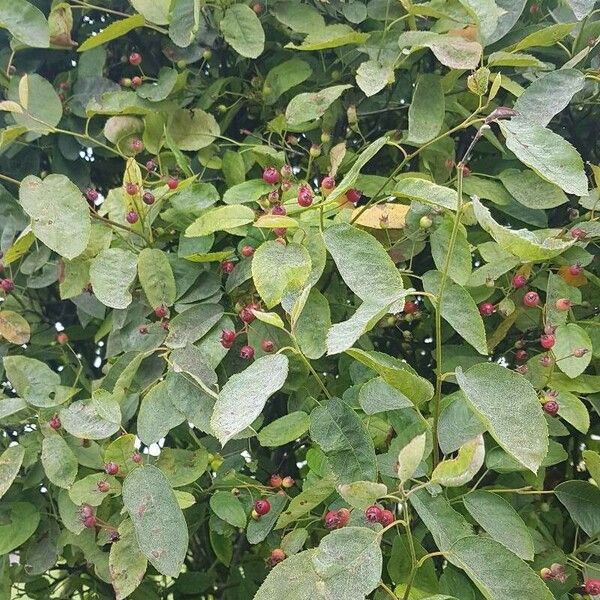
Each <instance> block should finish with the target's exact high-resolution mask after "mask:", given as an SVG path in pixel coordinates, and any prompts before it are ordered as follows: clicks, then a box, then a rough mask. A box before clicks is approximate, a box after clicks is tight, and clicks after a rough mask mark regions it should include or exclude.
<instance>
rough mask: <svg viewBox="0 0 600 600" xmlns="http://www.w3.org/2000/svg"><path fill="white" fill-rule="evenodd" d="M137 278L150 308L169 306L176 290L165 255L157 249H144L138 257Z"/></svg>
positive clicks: (171, 271)
mask: <svg viewBox="0 0 600 600" xmlns="http://www.w3.org/2000/svg"><path fill="white" fill-rule="evenodd" d="M137 270H138V277H139V279H140V284H141V286H142V289H143V290H144V293H145V294H146V298H148V302H149V303H150V306H152V307H154V308H156V307H157V306H161V305H162V306H171V304H173V303H174V302H175V298H176V295H177V289H176V287H175V277H174V276H173V269H172V268H171V264H170V263H169V259H168V258H167V255H166V254H165V253H164V252H163V251H162V250H159V249H158V248H144V249H143V250H142V251H141V252H140V253H139V255H138V264H137Z"/></svg>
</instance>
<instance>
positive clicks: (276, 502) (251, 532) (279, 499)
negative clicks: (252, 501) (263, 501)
mask: <svg viewBox="0 0 600 600" xmlns="http://www.w3.org/2000/svg"><path fill="white" fill-rule="evenodd" d="M287 501H288V499H287V496H285V495H281V496H280V495H279V494H275V495H273V496H269V502H270V504H271V510H270V511H269V512H268V513H267V514H266V515H262V516H261V518H260V519H250V522H249V523H248V527H246V538H247V539H248V542H249V543H250V544H260V542H262V541H263V540H264V539H265V538H266V537H267V536H268V535H269V533H270V532H271V530H272V529H273V527H274V526H275V522H276V521H277V519H278V518H279V515H280V514H281V512H282V511H283V509H284V508H285V505H286V504H287Z"/></svg>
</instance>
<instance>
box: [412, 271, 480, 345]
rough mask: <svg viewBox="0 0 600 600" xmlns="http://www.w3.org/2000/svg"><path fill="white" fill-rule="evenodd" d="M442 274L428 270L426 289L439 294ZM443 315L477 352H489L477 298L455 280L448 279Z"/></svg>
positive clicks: (443, 302)
mask: <svg viewBox="0 0 600 600" xmlns="http://www.w3.org/2000/svg"><path fill="white" fill-rule="evenodd" d="M441 277H442V274H441V273H440V272H439V271H428V272H427V273H425V275H423V285H424V287H425V291H427V292H429V293H430V294H434V295H436V296H437V295H438V293H439V288H440V283H441ZM441 312H442V317H443V319H444V320H445V321H447V322H448V323H449V324H450V325H451V326H452V328H453V329H454V330H455V331H456V332H457V333H458V334H459V335H460V336H461V337H462V338H463V339H464V340H466V341H467V342H469V344H471V346H473V348H475V350H477V352H479V353H480V354H487V353H488V351H487V338H486V335H485V327H484V325H483V319H482V318H481V314H480V313H479V309H478V308H477V305H476V304H475V300H473V297H472V296H471V294H469V292H467V290H465V288H463V287H461V286H460V285H458V284H457V283H454V282H453V281H446V286H445V288H444V294H443V296H442V307H441Z"/></svg>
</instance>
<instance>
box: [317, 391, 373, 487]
mask: <svg viewBox="0 0 600 600" xmlns="http://www.w3.org/2000/svg"><path fill="white" fill-rule="evenodd" d="M310 436H311V438H312V439H313V441H314V442H315V443H317V444H318V445H319V446H320V448H321V450H323V452H325V454H326V455H327V462H328V463H329V466H330V467H331V470H332V472H333V474H334V475H335V477H336V479H337V481H338V482H339V483H351V482H353V481H363V480H372V479H375V475H376V468H375V448H374V446H373V441H372V440H371V437H370V436H369V433H368V431H367V429H366V428H365V426H364V425H363V423H362V422H361V420H360V419H359V418H358V415H357V414H356V413H355V412H354V411H353V410H352V409H351V408H350V407H349V406H348V405H347V404H345V403H344V402H342V401H341V400H339V399H337V398H334V399H332V400H330V401H329V402H327V404H326V405H325V406H320V407H318V408H315V409H314V410H313V411H312V413H311V415H310Z"/></svg>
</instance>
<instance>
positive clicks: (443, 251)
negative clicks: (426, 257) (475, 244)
mask: <svg viewBox="0 0 600 600" xmlns="http://www.w3.org/2000/svg"><path fill="white" fill-rule="evenodd" d="M453 228H454V220H453V219H451V218H450V217H448V216H445V217H444V218H443V220H442V222H441V223H440V225H439V226H438V227H437V228H436V229H435V231H434V232H433V233H432V234H431V236H430V238H429V239H430V242H431V255H432V257H433V261H434V263H435V266H436V267H437V270H438V271H443V270H444V267H445V266H446V258H447V256H448V252H447V250H448V247H449V244H450V238H451V236H452V230H453ZM471 262H472V259H471V249H470V248H469V242H468V240H467V231H466V229H465V228H464V227H463V226H462V225H459V228H458V234H457V236H456V239H455V241H454V249H453V251H452V254H451V255H450V262H449V264H448V277H450V279H452V281H454V282H455V283H458V284H459V285H466V284H467V282H468V281H469V277H471Z"/></svg>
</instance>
